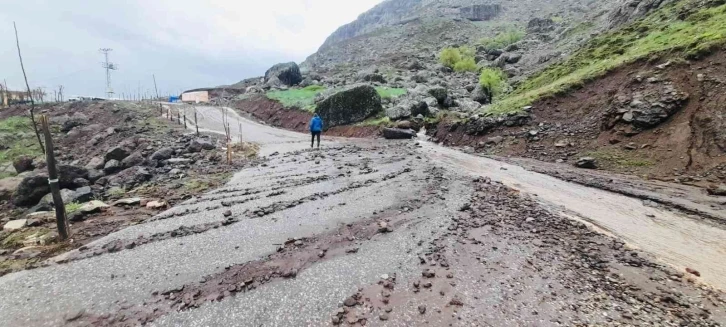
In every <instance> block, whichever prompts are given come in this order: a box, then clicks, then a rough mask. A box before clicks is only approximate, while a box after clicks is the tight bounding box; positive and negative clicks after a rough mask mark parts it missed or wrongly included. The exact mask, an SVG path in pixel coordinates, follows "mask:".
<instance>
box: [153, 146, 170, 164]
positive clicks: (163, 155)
mask: <svg viewBox="0 0 726 327" xmlns="http://www.w3.org/2000/svg"><path fill="white" fill-rule="evenodd" d="M173 155H174V149H173V148H170V147H166V148H161V149H159V150H158V151H156V152H154V153H153V154H152V155H151V157H149V158H150V159H151V160H157V161H162V160H168V159H171V156H173Z"/></svg>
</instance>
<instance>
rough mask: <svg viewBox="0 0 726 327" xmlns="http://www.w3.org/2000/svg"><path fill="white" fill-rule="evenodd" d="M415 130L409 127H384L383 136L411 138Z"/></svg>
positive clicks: (397, 138)
mask: <svg viewBox="0 0 726 327" xmlns="http://www.w3.org/2000/svg"><path fill="white" fill-rule="evenodd" d="M415 136H416V132H414V131H413V130H410V129H398V128H384V129H383V137H384V138H386V139H389V140H400V139H412V138H414V137H415Z"/></svg>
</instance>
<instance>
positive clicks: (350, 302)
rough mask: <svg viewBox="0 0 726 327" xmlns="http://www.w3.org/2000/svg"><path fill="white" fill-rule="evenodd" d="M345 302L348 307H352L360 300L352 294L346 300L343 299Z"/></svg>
mask: <svg viewBox="0 0 726 327" xmlns="http://www.w3.org/2000/svg"><path fill="white" fill-rule="evenodd" d="M343 304H344V305H345V306H346V307H352V306H355V305H356V304H358V300H356V299H355V298H353V297H352V296H350V297H348V298H347V299H345V301H343Z"/></svg>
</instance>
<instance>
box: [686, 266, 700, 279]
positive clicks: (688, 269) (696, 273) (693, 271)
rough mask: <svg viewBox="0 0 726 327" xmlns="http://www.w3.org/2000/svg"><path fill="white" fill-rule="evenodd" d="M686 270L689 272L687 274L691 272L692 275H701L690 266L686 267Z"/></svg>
mask: <svg viewBox="0 0 726 327" xmlns="http://www.w3.org/2000/svg"><path fill="white" fill-rule="evenodd" d="M686 272H687V273H689V274H691V275H694V276H697V277H701V273H700V272H698V270H694V269H691V268H686Z"/></svg>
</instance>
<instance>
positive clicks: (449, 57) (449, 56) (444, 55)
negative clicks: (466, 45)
mask: <svg viewBox="0 0 726 327" xmlns="http://www.w3.org/2000/svg"><path fill="white" fill-rule="evenodd" d="M439 61H441V64H443V65H444V66H446V67H449V68H454V66H455V65H456V63H457V62H459V61H461V52H460V51H459V49H458V48H444V49H443V50H441V55H440V56H439Z"/></svg>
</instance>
